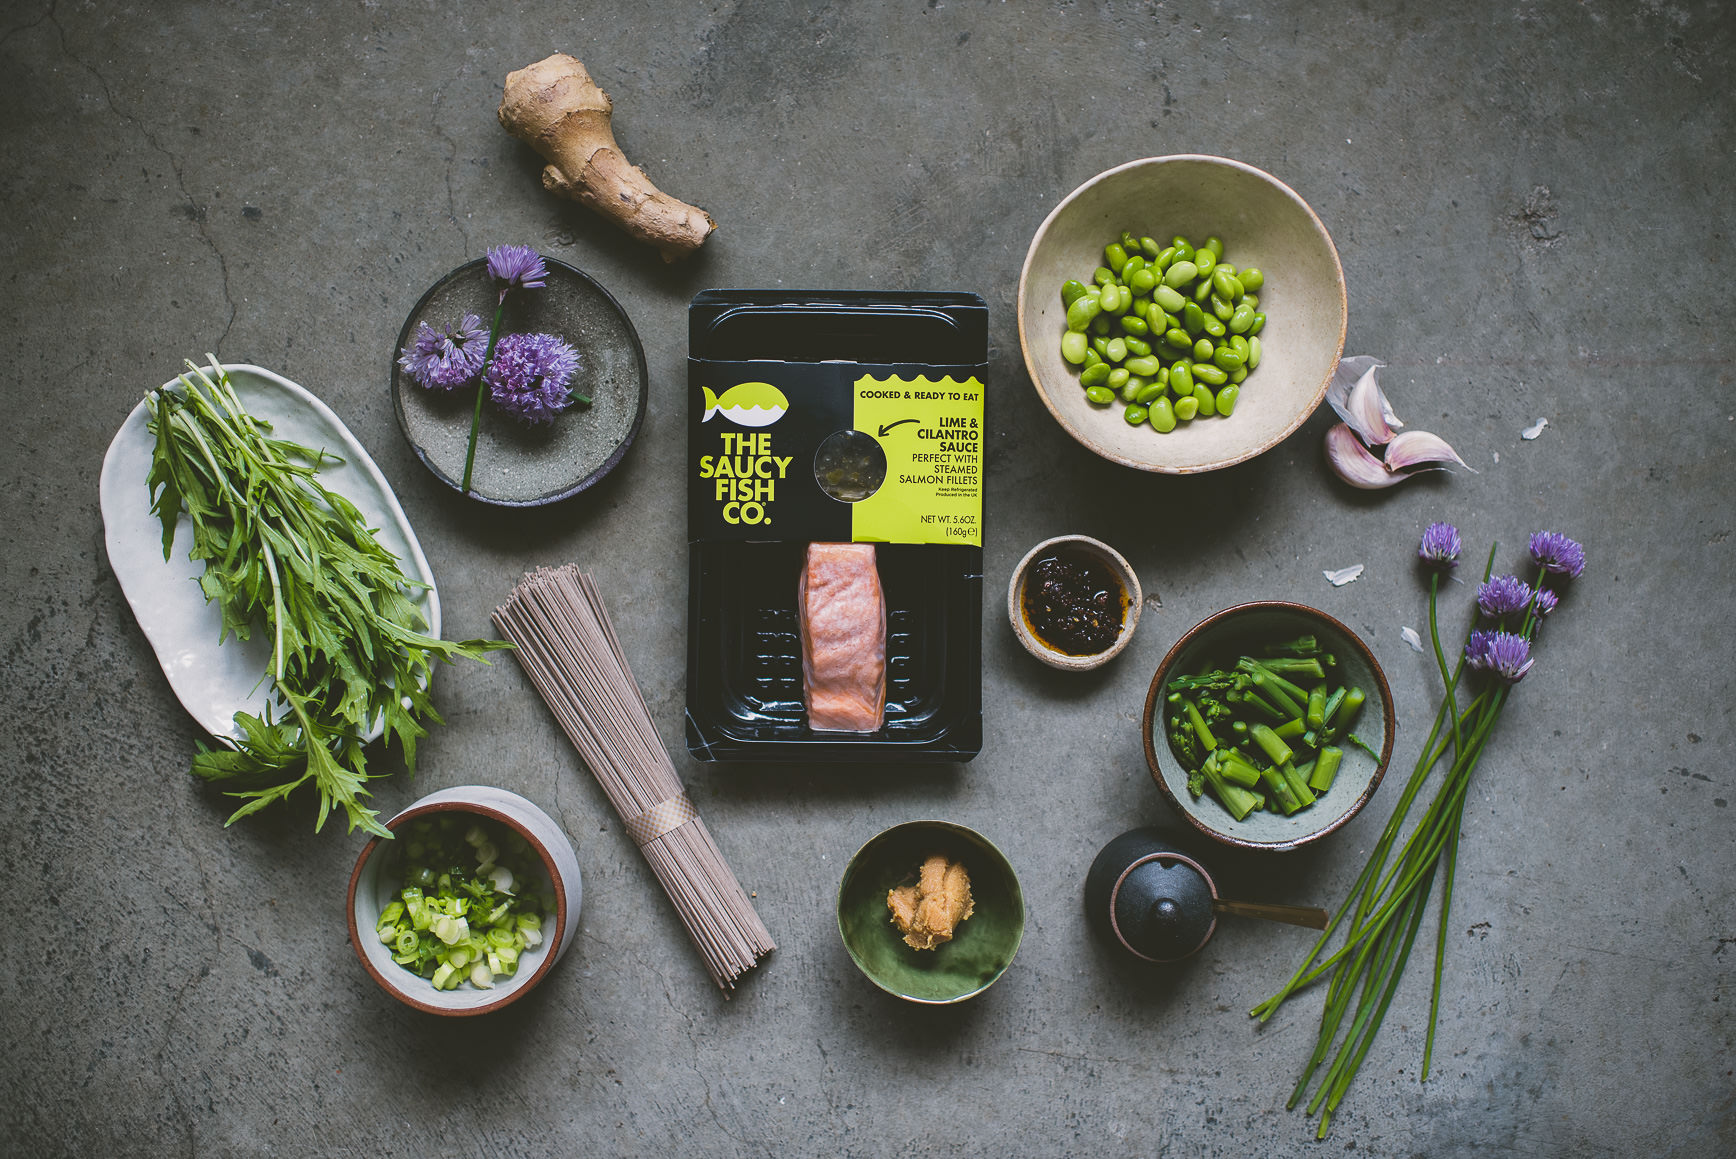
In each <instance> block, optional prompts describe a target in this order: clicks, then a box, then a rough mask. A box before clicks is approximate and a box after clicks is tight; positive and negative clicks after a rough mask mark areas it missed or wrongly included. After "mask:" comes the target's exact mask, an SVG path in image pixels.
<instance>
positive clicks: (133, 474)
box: [99, 365, 440, 740]
mask: <svg viewBox="0 0 1736 1159" xmlns="http://www.w3.org/2000/svg"><path fill="white" fill-rule="evenodd" d="M207 369H209V368H207ZM224 369H225V370H226V371H227V372H228V374H229V381H230V383H231V384H232V385H233V386H234V388H235V393H236V395H237V396H239V397H240V399H241V403H242V405H243V406H245V407H246V408H247V410H248V412H249V413H251V414H253V415H255V416H257V417H259V418H262V419H266V420H268V421H269V422H270V423H271V424H272V433H273V434H274V435H275V436H277V437H278V438H284V439H291V440H293V441H295V442H297V443H301V444H302V445H304V446H308V447H312V448H314V449H316V450H319V449H324V450H327V451H330V452H331V453H332V454H334V455H337V456H338V457H339V458H340V459H342V460H343V462H341V463H328V464H327V465H325V466H324V467H322V468H321V469H320V473H319V478H320V482H321V483H322V484H323V485H324V486H325V487H327V488H328V489H330V490H332V491H335V492H337V493H338V494H339V495H342V496H344V497H345V498H346V499H348V500H350V502H352V503H354V504H355V505H356V507H357V509H358V510H360V511H361V513H362V515H363V516H364V517H365V518H366V519H367V521H368V526H369V527H370V528H372V529H373V530H374V537H375V538H376V539H377V540H379V542H380V545H381V546H382V547H384V548H385V549H386V550H387V551H389V552H391V553H392V554H393V555H395V556H397V557H398V560H399V565H400V566H401V567H402V568H403V570H404V574H405V575H407V576H409V577H410V578H411V579H415V580H420V581H421V582H422V583H425V584H427V585H428V587H427V590H425V591H423V592H421V593H420V598H419V600H418V603H419V604H420V606H421V609H422V614H423V615H424V616H425V617H426V618H427V620H428V632H429V634H431V635H435V636H438V635H439V634H440V596H439V593H438V592H436V591H435V589H434V573H433V572H432V571H430V570H429V568H428V559H427V557H426V556H424V555H423V554H422V545H421V544H419V543H417V542H416V533H415V532H414V531H412V530H410V522H409V520H407V519H405V518H404V509H403V508H402V507H400V506H398V497H397V496H396V495H394V494H392V488H391V487H390V486H388V485H387V483H386V477H385V476H384V475H382V474H380V469H379V468H378V467H376V466H375V465H374V461H373V460H372V459H371V458H369V457H368V452H367V451H365V450H363V449H362V444H361V443H359V442H357V441H356V437H355V436H354V435H352V434H350V432H349V428H348V427H346V426H344V424H343V421H342V420H341V419H339V418H338V416H337V415H335V414H333V413H332V410H331V408H330V407H328V406H327V405H326V404H325V403H323V402H321V401H320V400H319V399H317V398H315V397H314V396H313V395H312V394H310V393H308V391H306V390H305V389H303V388H302V387H300V386H297V385H296V384H295V383H293V382H291V381H289V379H287V378H284V377H283V376H282V375H278V374H273V373H272V372H271V371H269V370H264V369H261V368H260V367H257V366H248V365H225V366H224ZM178 384H179V383H178V380H171V381H169V382H166V383H164V384H163V385H164V388H165V389H167V388H169V387H174V386H177V385H178ZM146 420H147V415H146V413H145V404H144V402H143V401H141V402H140V403H139V405H138V406H136V407H134V408H133V410H132V413H131V414H129V415H127V419H126V422H124V423H122V424H121V429H120V430H119V431H118V432H116V434H115V437H114V441H113V442H111V443H110V444H109V449H108V454H107V455H105V456H104V457H103V463H102V478H101V481H100V483H99V494H100V496H101V504H102V522H103V537H104V539H105V541H106V542H107V546H108V557H109V566H110V567H112V568H114V573H115V576H116V578H117V579H119V580H120V583H121V593H122V594H123V595H125V596H126V598H127V603H129V604H131V605H132V609H133V616H134V618H136V619H137V620H138V622H139V627H140V628H142V629H143V630H144V633H145V638H146V639H147V640H149V641H150V642H151V647H152V648H153V649H155V650H156V653H157V662H158V663H159V664H161V665H162V666H163V675H165V676H167V677H168V678H169V687H171V688H172V689H174V692H175V695H176V696H177V697H179V698H180V700H181V703H182V704H183V705H185V706H186V708H187V711H188V712H189V713H190V714H191V715H192V717H193V719H194V720H196V721H198V722H199V725H200V727H202V728H204V729H205V730H206V731H207V732H209V733H210V734H211V735H212V736H217V737H230V738H239V736H240V735H241V733H240V730H239V729H237V728H236V727H235V720H234V717H235V714H236V713H237V712H239V711H242V710H245V711H248V712H252V713H255V714H259V713H263V712H264V711H265V708H266V706H267V705H268V704H270V705H271V706H272V711H273V713H274V714H275V713H277V712H278V710H279V709H281V708H282V705H281V703H273V701H274V698H273V697H272V696H271V693H270V685H269V683H268V682H267V681H266V680H265V677H264V673H265V672H266V670H267V669H268V668H269V667H270V663H271V643H270V641H269V640H267V639H265V638H264V637H263V634H260V633H256V634H255V635H254V638H253V639H252V640H237V639H234V638H233V637H231V638H230V639H228V640H226V641H225V642H224V643H223V645H222V646H221V647H219V646H218V643H217V640H218V634H219V632H220V630H221V628H222V626H223V618H222V616H221V615H220V614H219V613H218V611H217V606H216V605H215V604H209V603H206V601H205V593H204V592H203V591H202V590H201V589H200V587H199V576H200V575H201V574H202V573H203V572H204V570H205V565H204V564H203V563H195V562H193V561H192V560H189V559H188V558H187V551H188V549H189V548H190V546H191V542H192V541H191V534H192V533H191V530H190V521H189V520H188V518H187V516H186V515H182V516H181V521H180V524H179V526H178V527H177V528H176V529H175V543H174V550H173V551H172V552H171V553H170V556H169V558H168V559H167V560H164V558H163V527H162V524H161V523H159V522H158V520H157V517H156V516H155V515H152V514H151V497H150V493H149V491H148V490H147V488H146V485H145V480H146V479H147V478H148V477H149V475H150V473H151V455H152V453H153V452H154V451H155V449H156V439H155V438H154V437H153V436H152V434H151V432H150V428H149V427H148V426H147V425H146ZM379 735H380V729H379V728H378V727H377V726H376V727H375V728H374V729H373V730H372V731H371V732H370V734H369V737H368V739H369V740H374V739H376V738H377V737H378V736H379Z"/></svg>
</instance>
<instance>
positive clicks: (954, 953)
mask: <svg viewBox="0 0 1736 1159" xmlns="http://www.w3.org/2000/svg"><path fill="white" fill-rule="evenodd" d="M936 854H940V855H942V856H944V857H945V858H947V859H948V860H949V861H952V862H956V863H958V864H960V865H962V866H963V867H964V869H965V872H966V873H967V874H968V875H969V878H970V892H971V900H972V906H973V909H972V912H971V915H970V917H968V918H966V919H964V920H963V921H960V922H958V923H957V925H956V927H955V929H954V931H953V936H952V940H950V941H947V942H943V943H941V944H940V945H937V946H936V947H935V948H933V949H925V950H918V949H913V948H912V947H911V946H909V945H908V944H906V942H905V939H904V935H903V934H902V933H901V932H900V931H899V929H898V927H897V926H895V925H894V924H893V921H892V914H891V911H890V910H889V908H888V906H887V894H888V893H889V892H890V891H892V890H893V889H897V888H900V887H905V886H909V885H910V884H912V883H914V882H916V881H917V880H918V871H919V869H920V867H921V866H922V863H923V862H924V860H925V859H927V858H929V857H932V856H934V855H936ZM838 933H839V935H840V936H841V937H842V938H843V939H844V948H845V950H847V951H848V952H849V954H850V960H851V961H853V962H855V963H856V966H857V968H858V969H860V970H861V971H862V973H863V974H865V975H866V976H867V978H868V980H869V981H870V982H872V983H874V984H875V985H876V986H878V987H880V988H881V989H882V990H884V991H886V992H887V993H888V994H892V995H896V996H897V997H899V998H902V999H904V1000H905V1001H907V1002H920V1003H926V1004H928V1005H946V1004H948V1003H952V1002H963V1001H964V1000H965V999H967V998H972V997H975V996H976V995H978V994H981V993H982V992H983V991H984V990H987V989H988V988H989V987H990V986H992V985H993V984H994V982H995V980H996V979H998V978H999V977H1000V976H1001V975H1002V974H1004V973H1005V972H1006V969H1007V967H1008V966H1009V965H1011V964H1012V961H1013V956H1014V955H1015V954H1017V953H1018V951H1019V942H1020V941H1021V940H1022V939H1023V938H1024V936H1025V895H1024V893H1023V892H1022V891H1021V890H1020V889H1019V878H1018V875H1017V874H1015V873H1014V872H1013V867H1012V864H1011V863H1010V862H1009V861H1008V860H1007V858H1006V855H1005V854H1004V853H1002V852H1001V851H1000V850H999V849H997V848H996V847H995V845H994V843H993V842H991V841H990V840H989V839H988V838H986V837H984V836H983V835H982V834H981V833H978V832H977V831H976V830H974V829H968V828H966V827H965V826H963V825H955V824H953V823H952V822H950V821H909V822H906V823H905V824H903V825H895V826H893V827H892V828H891V829H888V830H886V831H885V832H883V833H881V834H879V835H878V836H876V837H874V838H872V839H871V840H870V841H869V842H868V843H867V844H866V845H864V846H862V848H861V849H859V850H857V851H856V855H855V856H854V857H852V858H851V859H850V864H849V865H848V866H847V867H846V868H845V870H844V879H843V881H842V882H841V883H840V884H839V886H838Z"/></svg>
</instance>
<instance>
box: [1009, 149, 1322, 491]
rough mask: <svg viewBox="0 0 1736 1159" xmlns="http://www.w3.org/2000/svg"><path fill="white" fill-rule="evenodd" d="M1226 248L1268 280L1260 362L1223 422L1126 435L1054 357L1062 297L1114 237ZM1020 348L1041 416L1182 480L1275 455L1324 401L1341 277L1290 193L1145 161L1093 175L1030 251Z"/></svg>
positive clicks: (1251, 180) (1247, 171)
mask: <svg viewBox="0 0 1736 1159" xmlns="http://www.w3.org/2000/svg"><path fill="white" fill-rule="evenodd" d="M1124 229H1125V230H1132V231H1133V232H1134V233H1137V234H1141V235H1142V236H1150V237H1161V238H1164V239H1166V241H1167V239H1168V238H1171V237H1174V236H1176V235H1178V234H1179V235H1181V236H1184V237H1187V238H1191V239H1194V240H1196V241H1204V240H1205V239H1206V238H1207V237H1210V236H1212V235H1216V236H1218V237H1221V238H1222V239H1223V241H1224V246H1225V250H1224V257H1225V258H1227V259H1228V260H1229V261H1231V262H1232V263H1234V264H1235V266H1236V267H1237V268H1238V269H1246V268H1247V267H1249V266H1257V267H1259V268H1260V269H1261V270H1262V271H1263V272H1264V273H1265V275H1266V284H1265V285H1264V286H1263V287H1262V288H1261V290H1260V309H1261V310H1262V311H1263V312H1264V313H1265V314H1266V316H1267V323H1266V328H1265V329H1264V330H1262V331H1261V332H1260V342H1261V345H1262V346H1263V347H1264V350H1265V356H1264V358H1263V359H1262V361H1261V363H1260V367H1259V369H1258V370H1256V371H1254V372H1253V373H1252V374H1250V375H1249V376H1248V381H1247V385H1246V386H1245V387H1244V388H1243V389H1242V393H1241V397H1240V398H1239V399H1238V400H1237V402H1236V412H1235V413H1234V414H1233V415H1230V416H1229V417H1227V418H1221V417H1214V418H1203V419H1194V420H1193V421H1191V422H1187V423H1183V424H1181V425H1180V426H1178V427H1177V428H1176V429H1175V430H1173V431H1171V432H1170V433H1168V434H1158V433H1157V432H1156V431H1154V430H1152V429H1151V427H1150V426H1147V425H1145V424H1143V423H1142V424H1140V425H1139V426H1129V425H1127V423H1126V421H1125V420H1124V419H1123V418H1122V415H1121V412H1122V409H1123V408H1122V407H1121V406H1120V405H1119V404H1111V405H1109V406H1106V407H1099V406H1095V405H1093V404H1092V403H1091V402H1090V401H1089V400H1087V399H1086V397H1085V392H1084V391H1083V390H1082V389H1080V386H1079V373H1078V370H1077V368H1075V367H1072V366H1069V365H1068V364H1067V362H1066V360H1065V359H1063V358H1062V357H1061V335H1062V334H1064V333H1066V330H1067V317H1066V311H1065V310H1064V309H1063V308H1062V306H1061V284H1062V283H1063V282H1065V281H1066V280H1067V279H1069V278H1077V279H1078V280H1080V281H1082V282H1087V283H1089V282H1090V281H1091V272H1092V271H1093V270H1094V269H1096V268H1097V267H1098V266H1099V265H1101V264H1102V263H1103V247H1104V246H1105V245H1106V244H1108V243H1109V242H1110V241H1113V240H1115V239H1116V238H1118V237H1120V236H1121V231H1122V230H1124ZM1018 314H1019V345H1020V347H1022V348H1023V350H1024V354H1025V369H1026V370H1027V371H1029V372H1030V375H1031V382H1032V384H1033V385H1034V386H1035V387H1036V388H1037V394H1038V395H1039V396H1040V397H1041V398H1042V400H1043V405H1044V406H1046V407H1048V408H1049V413H1050V414H1052V415H1054V416H1055V421H1056V422H1058V423H1060V424H1061V427H1062V429H1064V430H1065V431H1066V432H1067V433H1068V434H1069V435H1071V436H1073V438H1074V439H1076V440H1078V441H1079V442H1080V443H1081V444H1083V445H1084V446H1086V447H1088V448H1089V449H1090V450H1092V451H1095V452H1096V453H1097V454H1099V455H1101V456H1103V457H1104V458H1105V459H1109V460H1110V461H1112V462H1116V463H1120V464H1122V465H1123V466H1127V467H1135V468H1137V469H1139V470H1141V471H1159V472H1163V473H1166V474H1173V475H1189V474H1194V473H1197V472H1201V471H1215V470H1217V469H1218V468H1220V467H1228V466H1231V465H1233V464H1236V463H1240V462H1242V461H1244V460H1246V459H1251V458H1253V457H1254V456H1255V455H1258V454H1260V453H1261V452H1262V451H1265V450H1268V449H1270V448H1272V447H1275V446H1277V445H1278V444H1279V443H1281V442H1283V441H1284V439H1285V438H1286V437H1288V436H1289V435H1290V434H1291V433H1292V432H1294V431H1295V430H1296V428H1297V427H1299V426H1301V425H1302V423H1303V421H1304V420H1306V419H1307V418H1308V416H1309V415H1310V414H1312V413H1314V409H1315V408H1316V407H1318V406H1319V405H1320V400H1321V399H1322V398H1323V397H1325V394H1326V386H1327V384H1328V383H1330V382H1331V381H1332V372H1333V371H1334V370H1335V369H1336V368H1337V366H1338V359H1339V356H1340V355H1341V354H1342V353H1343V352H1344V329H1345V322H1346V319H1347V309H1346V302H1345V294H1344V270H1343V267H1342V266H1340V264H1339V261H1338V251H1337V249H1336V248H1334V247H1333V244H1332V238H1331V236H1330V235H1328V234H1327V232H1326V227H1325V226H1324V225H1322V224H1321V223H1320V219H1319V218H1318V217H1316V216H1315V214H1314V211H1313V210H1312V209H1310V208H1308V203H1307V202H1305V201H1303V200H1302V198H1300V197H1299V196H1297V195H1296V191H1295V190H1293V189H1291V188H1290V187H1289V186H1288V185H1285V184H1284V183H1283V182H1282V181H1279V180H1278V179H1277V178H1276V177H1273V176H1272V175H1271V174H1270V173H1266V172H1264V171H1262V170H1259V169H1256V168H1254V167H1253V166H1252V165H1245V164H1243V163H1242V162H1240V161H1232V160H1230V159H1229V158H1227V157H1207V156H1198V155H1185V156H1175V157H1147V158H1145V159H1143V160H1140V161H1129V162H1127V163H1126V164H1125V165H1118V166H1116V167H1115V168H1114V169H1109V170H1106V171H1105V172H1102V173H1099V174H1098V175H1097V176H1095V177H1093V178H1092V179H1091V180H1089V181H1087V182H1086V183H1085V184H1083V185H1081V186H1080V187H1079V188H1077V189H1075V190H1074V191H1073V192H1072V193H1070V194H1068V195H1067V197H1066V199H1065V200H1063V201H1062V202H1061V204H1059V205H1057V206H1056V207H1055V208H1054V210H1053V211H1052V212H1051V213H1050V214H1049V216H1048V217H1047V218H1046V219H1045V220H1044V222H1043V224H1042V226H1040V227H1039V228H1038V230H1037V234H1036V236H1035V237H1034V238H1032V239H1031V248H1030V252H1029V253H1027V254H1026V255H1025V265H1024V269H1022V270H1021V271H1020V272H1019V301H1018Z"/></svg>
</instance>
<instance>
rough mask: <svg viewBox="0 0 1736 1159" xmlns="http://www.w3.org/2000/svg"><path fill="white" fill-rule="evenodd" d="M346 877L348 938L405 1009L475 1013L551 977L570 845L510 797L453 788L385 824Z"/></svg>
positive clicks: (573, 874)
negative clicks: (387, 834)
mask: <svg viewBox="0 0 1736 1159" xmlns="http://www.w3.org/2000/svg"><path fill="white" fill-rule="evenodd" d="M386 828H387V829H389V830H391V832H392V840H390V841H387V840H383V839H381V838H378V837H376V838H375V839H373V840H372V841H370V842H368V844H367V847H366V848H364V849H363V850H362V853H361V856H360V857H358V858H357V859H356V868H355V870H354V872H353V873H351V875H350V896H349V915H350V917H349V923H350V942H351V944H352V945H354V946H355V949H356V956H357V957H358V958H359V959H361V963H362V966H363V968H364V969H366V970H367V972H368V973H369V974H370V975H372V976H373V978H374V980H375V981H376V982H378V983H379V984H380V985H381V986H382V987H383V988H385V990H386V991H387V992H388V993H389V994H391V995H392V996H393V997H395V998H397V999H398V1000H399V1001H401V1002H403V1003H405V1004H406V1005H409V1006H413V1007H415V1008H416V1009H418V1010H425V1011H428V1012H429V1013H431V1014H446V1015H467V1014H485V1013H487V1012H489V1011H492V1010H498V1009H500V1008H501V1007H503V1006H505V1005H507V1004H508V1003H511V1002H512V1001H514V1000H515V999H517V998H518V997H519V996H521V995H522V994H524V993H525V992H526V991H528V990H530V989H531V987H533V986H535V985H536V984H537V983H538V982H540V981H542V979H543V977H544V976H545V975H547V973H548V972H549V971H550V970H551V969H553V967H554V964H555V963H556V962H557V961H559V960H560V957H561V955H562V954H564V953H565V952H566V949H567V946H568V945H569V944H570V943H571V941H572V936H573V932H574V929H575V928H576V927H577V925H578V915H579V902H580V896H581V886H580V881H579V863H578V858H577V856H576V855H575V854H574V852H573V846H572V843H571V842H570V841H569V840H568V839H567V836H566V834H565V833H564V832H563V831H562V830H561V828H560V826H559V825H557V824H555V822H554V820H553V819H552V818H551V817H549V815H548V814H547V813H544V812H543V811H542V810H541V809H539V808H537V807H536V806H535V805H534V804H532V803H531V802H529V801H527V800H525V799H524V798H523V797H521V796H519V795H518V794H516V793H511V792H508V791H506V790H505V789H496V788H491V787H489V786H484V785H461V786H457V787H455V788H451V789H443V790H441V791H440V792H438V793H432V794H430V795H428V796H426V797H423V798H422V799H421V800H419V801H417V802H416V803H415V804H414V805H411V806H410V807H409V808H408V809H405V810H404V811H403V812H402V813H399V814H398V815H397V816H396V817H393V818H392V819H391V820H390V821H388V822H386Z"/></svg>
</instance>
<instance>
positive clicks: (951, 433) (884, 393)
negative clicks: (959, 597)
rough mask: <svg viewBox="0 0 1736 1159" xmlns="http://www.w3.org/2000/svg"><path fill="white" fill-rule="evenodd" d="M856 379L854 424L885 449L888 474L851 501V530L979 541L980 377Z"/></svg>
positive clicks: (871, 537)
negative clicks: (862, 496) (871, 491)
mask: <svg viewBox="0 0 1736 1159" xmlns="http://www.w3.org/2000/svg"><path fill="white" fill-rule="evenodd" d="M855 387H856V418H855V425H856V429H857V430H860V431H866V432H867V433H869V434H871V435H873V436H874V437H875V439H876V440H878V441H879V443H880V446H881V449H882V450H884V451H885V452H886V481H885V482H884V483H883V484H881V486H880V489H879V490H878V491H876V492H874V494H872V495H870V496H869V497H868V498H866V499H864V500H862V501H861V502H859V503H857V504H855V505H854V509H853V510H852V513H851V516H852V531H853V537H854V538H855V539H856V540H857V542H866V541H880V542H886V543H962V544H967V545H969V546H973V547H981V546H982V542H983V538H982V514H983V487H982V481H983V384H982V383H981V382H978V381H977V380H976V379H975V378H968V379H966V380H964V381H963V382H959V381H958V380H956V379H954V378H951V377H947V378H942V379H940V380H939V381H933V380H930V379H928V378H925V377H924V378H916V379H910V380H906V379H902V378H872V377H867V376H864V377H862V378H859V379H857V380H856V383H855Z"/></svg>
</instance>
